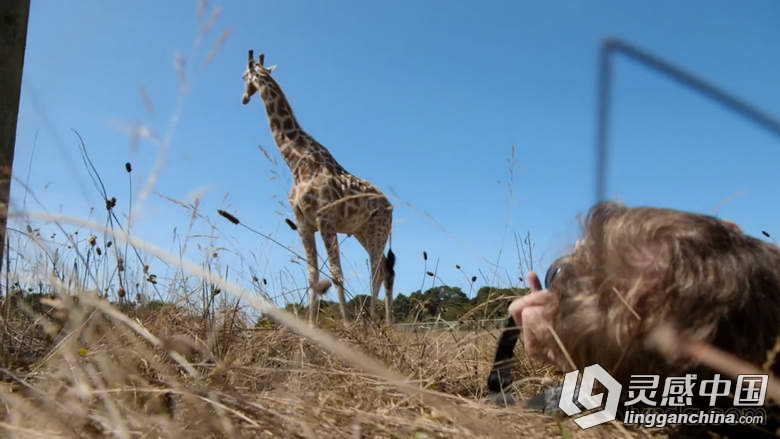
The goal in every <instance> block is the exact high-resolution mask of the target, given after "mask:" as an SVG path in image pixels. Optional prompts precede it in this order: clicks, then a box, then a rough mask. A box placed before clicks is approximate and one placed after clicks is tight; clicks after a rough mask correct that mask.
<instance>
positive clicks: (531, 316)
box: [509, 271, 560, 362]
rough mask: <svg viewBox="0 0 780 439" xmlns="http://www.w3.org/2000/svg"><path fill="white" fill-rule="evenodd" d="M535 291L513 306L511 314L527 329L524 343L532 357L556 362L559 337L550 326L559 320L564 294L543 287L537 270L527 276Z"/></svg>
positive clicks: (527, 352) (524, 331)
mask: <svg viewBox="0 0 780 439" xmlns="http://www.w3.org/2000/svg"><path fill="white" fill-rule="evenodd" d="M526 279H528V283H529V285H530V287H531V292H530V293H529V294H528V295H526V296H523V297H521V298H519V299H516V300H515V301H513V302H512V304H511V305H509V314H510V315H511V316H512V317H513V318H514V319H515V323H517V326H518V327H522V328H523V346H524V347H525V353H526V355H528V356H529V357H533V358H538V359H546V360H549V361H553V362H554V361H555V359H554V356H553V348H554V345H555V339H554V338H553V337H552V335H551V334H550V329H549V328H550V326H552V323H553V321H554V320H555V315H556V314H557V313H558V305H559V303H560V295H559V294H558V293H554V292H551V291H547V290H543V289H542V285H541V282H540V281H539V277H538V276H537V275H536V273H534V272H533V271H532V272H530V273H528V276H526Z"/></svg>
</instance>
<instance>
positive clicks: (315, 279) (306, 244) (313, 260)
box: [298, 219, 320, 325]
mask: <svg viewBox="0 0 780 439" xmlns="http://www.w3.org/2000/svg"><path fill="white" fill-rule="evenodd" d="M298 232H299V233H300V235H301V241H303V249H304V251H305V252H306V265H307V269H308V273H309V325H314V320H315V314H316V312H317V299H318V297H317V295H318V294H317V291H316V289H317V288H318V284H319V281H320V271H319V269H318V268H317V244H316V242H315V241H314V229H313V228H311V227H308V226H307V225H306V222H305V221H301V220H300V219H299V220H298Z"/></svg>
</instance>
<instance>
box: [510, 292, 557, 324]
mask: <svg viewBox="0 0 780 439" xmlns="http://www.w3.org/2000/svg"><path fill="white" fill-rule="evenodd" d="M548 296H550V295H548V294H541V291H536V292H533V293H530V294H526V295H525V296H523V297H520V298H518V299H515V300H513V301H512V303H510V304H509V314H511V315H512V317H514V319H515V323H516V324H517V325H518V326H519V325H522V318H521V314H522V313H523V310H524V309H526V308H528V307H532V306H544V305H545V304H546V303H548V302H549V301H550V300H551V299H552V298H551V297H548Z"/></svg>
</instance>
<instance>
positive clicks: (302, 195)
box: [242, 50, 395, 325]
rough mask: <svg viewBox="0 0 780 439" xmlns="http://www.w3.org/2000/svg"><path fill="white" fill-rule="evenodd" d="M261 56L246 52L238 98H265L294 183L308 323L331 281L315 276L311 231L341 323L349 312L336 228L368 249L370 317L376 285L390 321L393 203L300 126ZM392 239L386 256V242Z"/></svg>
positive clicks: (273, 131) (292, 199)
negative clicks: (324, 259) (323, 254)
mask: <svg viewBox="0 0 780 439" xmlns="http://www.w3.org/2000/svg"><path fill="white" fill-rule="evenodd" d="M264 59H265V56H264V55H263V54H260V56H259V58H258V61H257V62H255V60H254V55H253V51H252V50H250V51H249V61H248V64H247V70H246V72H244V76H243V78H244V95H243V97H242V103H243V104H244V105H246V104H248V103H249V101H250V99H251V97H252V95H254V94H255V93H258V94H259V95H260V97H261V98H262V100H263V103H264V105H265V110H266V113H267V116H268V123H269V125H270V126H271V134H272V135H273V138H274V142H275V143H276V146H277V147H278V148H279V151H280V153H281V155H282V157H283V158H284V161H285V162H286V163H287V166H288V167H289V168H290V172H291V173H292V176H293V185H292V188H291V189H290V192H289V195H288V200H289V202H290V205H291V207H292V210H293V212H294V214H295V219H296V222H297V228H298V233H299V234H300V238H301V240H302V241H303V248H304V250H305V252H306V260H307V264H308V277H309V324H310V325H313V324H314V309H315V305H316V303H317V299H318V298H319V295H320V294H322V293H324V291H325V290H327V288H328V287H329V284H325V285H323V282H324V281H320V280H319V269H318V267H317V246H316V242H315V240H314V234H315V233H316V232H317V231H319V232H320V235H321V236H322V240H323V242H324V243H325V249H326V251H327V254H328V265H329V268H330V273H331V278H332V280H333V284H335V286H336V291H337V293H338V299H339V311H340V312H341V317H342V319H343V321H344V324H347V322H349V315H348V312H347V308H346V302H345V299H344V275H343V273H342V271H341V261H340V257H339V242H338V238H337V234H338V233H345V234H347V235H349V236H355V238H356V239H357V240H358V242H359V243H360V245H361V246H362V247H363V248H364V249H365V250H366V252H367V253H368V258H369V262H370V268H371V308H370V315H371V318H372V320H374V319H375V318H376V316H375V313H376V312H375V308H376V301H377V297H378V296H379V289H380V287H381V284H382V283H384V287H385V322H386V323H387V324H391V323H392V308H393V281H394V279H395V271H394V266H395V255H394V254H393V250H392V248H391V247H392V239H390V235H391V230H392V220H393V206H392V204H390V202H389V201H388V199H387V197H385V195H384V194H382V192H381V191H379V189H377V188H376V187H374V186H373V185H372V184H371V183H369V182H368V181H366V180H363V179H361V178H358V177H356V176H354V175H352V174H350V173H349V172H347V171H346V170H345V169H344V168H343V167H342V166H341V165H340V164H339V163H338V162H337V161H336V159H335V158H333V156H332V155H331V153H330V152H329V151H328V150H327V149H326V148H325V147H324V146H322V145H321V144H320V143H319V142H317V141H316V140H314V138H313V137H312V136H310V135H309V134H308V133H306V132H305V131H303V129H302V128H301V126H300V124H299V123H298V121H297V119H296V118H295V116H294V115H293V112H292V109H291V107H290V104H289V103H288V101H287V98H286V97H285V95H284V93H283V92H282V89H281V87H280V86H279V84H278V83H277V82H276V81H275V80H274V79H273V78H272V77H271V72H272V71H273V70H274V68H275V67H276V66H271V67H265V66H264V65H263V62H264ZM388 240H390V246H389V247H390V248H389V249H388V252H387V256H385V255H384V249H385V245H387V244H388Z"/></svg>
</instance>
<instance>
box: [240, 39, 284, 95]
mask: <svg viewBox="0 0 780 439" xmlns="http://www.w3.org/2000/svg"><path fill="white" fill-rule="evenodd" d="M264 61H265V55H264V54H262V53H261V54H260V56H259V57H258V58H257V62H255V59H254V51H253V50H250V51H249V60H248V62H247V66H246V71H245V72H244V76H243V78H244V96H243V97H242V98H241V102H242V103H243V104H244V105H246V104H248V103H249V99H250V98H251V97H252V95H253V94H255V93H256V92H258V91H262V89H263V87H265V84H266V83H267V82H268V81H269V80H270V78H271V72H273V71H274V69H275V68H276V66H275V65H273V66H271V67H265V66H264V65H263V62H264Z"/></svg>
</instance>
